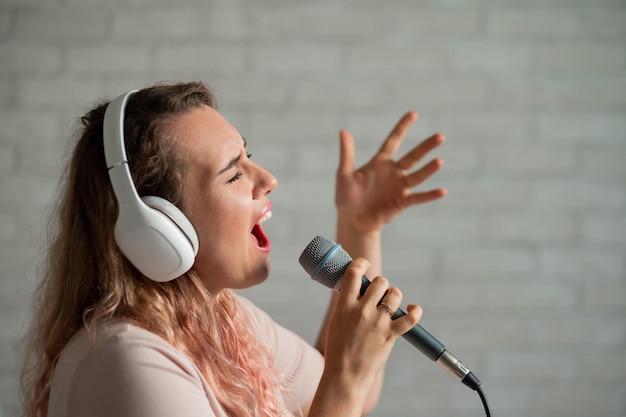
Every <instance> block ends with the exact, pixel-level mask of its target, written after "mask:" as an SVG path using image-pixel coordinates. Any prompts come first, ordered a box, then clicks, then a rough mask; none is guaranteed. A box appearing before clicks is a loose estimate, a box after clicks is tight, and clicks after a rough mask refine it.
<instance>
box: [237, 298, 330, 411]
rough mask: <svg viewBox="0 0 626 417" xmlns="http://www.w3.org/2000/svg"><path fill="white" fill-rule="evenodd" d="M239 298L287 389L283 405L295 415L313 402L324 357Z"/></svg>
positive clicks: (251, 304)
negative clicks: (304, 405)
mask: <svg viewBox="0 0 626 417" xmlns="http://www.w3.org/2000/svg"><path fill="white" fill-rule="evenodd" d="M240 299H241V304H242V306H243V307H244V308H245V309H246V310H247V311H249V313H250V317H251V320H252V326H253V327H254V328H255V330H256V331H257V332H258V337H259V338H260V340H261V341H262V342H263V343H264V344H265V345H266V346H267V347H268V349H269V351H270V354H271V355H272V357H273V359H274V366H275V367H276V369H277V371H278V373H279V375H280V376H281V377H282V385H283V387H284V388H285V389H286V391H285V392H284V393H283V398H284V401H285V404H286V405H287V407H288V409H289V410H290V411H292V412H295V411H297V410H298V409H299V408H300V407H301V406H302V405H303V404H306V403H308V402H310V401H311V400H312V399H313V396H314V395H315V391H316V390H317V386H318V384H319V381H320V378H321V376H322V371H323V370H324V358H323V356H322V354H321V353H320V352H319V351H318V350H317V349H315V348H314V347H313V346H311V345H310V344H309V343H307V342H306V341H305V340H304V339H302V338H301V337H300V336H298V335H296V334H295V333H293V332H292V331H290V330H288V329H286V328H284V327H283V326H281V325H279V324H278V323H276V322H275V321H274V320H273V319H272V318H271V317H270V316H269V315H268V314H267V313H266V312H264V311H263V310H261V309H260V308H258V307H256V306H255V305H254V304H253V303H252V302H250V301H249V300H247V299H245V298H243V297H240Z"/></svg>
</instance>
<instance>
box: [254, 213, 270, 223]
mask: <svg viewBox="0 0 626 417" xmlns="http://www.w3.org/2000/svg"><path fill="white" fill-rule="evenodd" d="M271 217H272V210H268V211H267V212H266V213H265V214H264V215H263V217H261V218H260V219H259V221H258V222H257V223H258V224H261V223H263V222H264V221H266V220H269V219H270V218H271Z"/></svg>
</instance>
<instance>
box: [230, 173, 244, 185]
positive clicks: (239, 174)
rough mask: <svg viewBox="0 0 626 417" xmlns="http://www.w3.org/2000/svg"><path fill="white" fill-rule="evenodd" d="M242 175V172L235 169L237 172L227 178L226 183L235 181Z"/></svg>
mask: <svg viewBox="0 0 626 417" xmlns="http://www.w3.org/2000/svg"><path fill="white" fill-rule="evenodd" d="M242 175H243V172H241V171H237V173H236V174H235V175H234V176H233V177H232V178H231V179H229V180H228V183H229V184H230V183H233V182H235V181H237V180H238V179H239V178H241V176H242Z"/></svg>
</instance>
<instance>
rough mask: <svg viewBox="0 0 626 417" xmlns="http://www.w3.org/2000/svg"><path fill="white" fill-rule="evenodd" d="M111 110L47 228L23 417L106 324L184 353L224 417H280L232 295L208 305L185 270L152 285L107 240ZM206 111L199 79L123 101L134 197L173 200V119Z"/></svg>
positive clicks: (70, 173)
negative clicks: (67, 358)
mask: <svg viewBox="0 0 626 417" xmlns="http://www.w3.org/2000/svg"><path fill="white" fill-rule="evenodd" d="M107 104H108V103H102V104H100V105H98V106H97V107H95V108H94V109H93V110H91V111H90V112H88V113H87V114H86V115H85V116H83V117H82V118H81V119H80V124H79V128H80V129H79V132H78V141H77V143H76V145H75V148H74V151H73V155H72V157H71V159H70V161H69V164H68V166H67V168H66V175H65V177H66V180H65V183H64V185H63V187H62V189H61V192H60V197H59V199H58V207H56V208H57V210H56V211H57V216H56V219H55V220H53V221H52V222H51V235H52V239H51V241H50V244H49V248H48V250H47V257H46V260H45V264H44V272H43V274H42V278H41V282H40V284H39V286H38V288H37V290H36V292H35V295H34V297H33V301H34V316H33V320H32V324H31V328H30V331H29V337H28V339H27V342H28V345H27V349H26V351H25V358H24V366H23V370H22V393H23V397H24V413H25V415H26V416H28V417H45V416H46V415H47V408H48V402H49V396H50V384H51V380H52V376H53V373H54V368H55V365H56V362H57V360H58V358H59V355H60V354H61V351H62V350H63V348H64V346H65V345H66V344H67V342H68V341H69V340H70V339H71V338H72V336H74V334H75V333H76V332H77V331H79V330H81V329H83V328H86V329H87V331H90V330H91V331H93V330H94V327H95V326H96V325H98V324H100V323H106V322H107V321H110V320H125V321H128V322H131V323H133V324H135V325H138V326H140V327H143V328H145V329H147V330H149V331H151V332H154V333H155V334H157V335H159V336H161V337H163V338H164V339H165V340H167V341H168V342H169V343H171V344H172V345H173V346H175V347H176V348H177V349H179V350H180V351H181V352H183V353H184V354H186V355H187V356H189V357H190V358H191V359H192V360H193V361H194V362H195V364H196V365H197V366H198V368H199V369H200V370H201V371H202V372H203V374H204V376H205V377H206V379H207V381H208V382H209V384H210V385H211V387H212V388H213V390H214V391H215V395H216V396H217V398H218V400H219V401H220V403H221V405H222V407H223V408H224V409H225V410H226V411H227V413H228V414H229V415H231V416H237V417H245V416H278V415H281V411H280V410H281V407H280V405H279V404H280V401H279V400H278V398H277V397H278V394H277V390H278V389H279V388H280V387H278V386H277V382H276V381H277V379H276V375H275V374H274V371H273V368H272V362H271V358H270V355H269V353H268V352H267V349H265V348H264V347H263V346H262V345H261V343H260V342H259V341H258V340H257V338H256V337H255V335H254V333H253V331H252V330H251V327H250V323H249V322H248V320H247V318H246V315H245V314H244V313H243V312H241V311H240V310H239V308H238V302H237V298H236V297H235V295H234V294H233V293H232V291H230V290H224V291H222V292H220V293H219V294H217V295H215V296H213V295H212V294H210V293H209V292H208V291H207V289H206V287H205V286H204V285H203V284H202V282H201V281H200V279H199V277H198V276H197V275H196V274H195V273H194V271H193V269H192V270H191V271H190V272H188V273H186V274H185V275H183V276H181V277H179V278H177V279H175V280H173V281H171V282H166V283H157V282H154V281H151V280H150V279H147V278H146V277H144V276H143V275H142V274H141V273H140V272H139V271H138V270H136V269H135V268H134V267H133V266H132V265H131V264H130V263H129V262H128V260H126V258H125V257H124V256H123V255H122V253H121V252H120V251H119V249H118V247H117V245H116V243H115V240H114V236H113V227H114V224H115V221H116V218H117V210H118V205H117V202H116V200H115V197H114V195H113V191H112V188H111V185H110V182H109V178H108V173H107V167H106V166H105V165H106V164H105V161H104V150H103V143H102V142H103V138H102V123H103V119H104V111H105V109H106V106H107ZM202 106H210V107H213V108H216V102H215V98H214V95H213V94H212V92H211V90H210V89H209V88H208V87H207V86H206V85H204V84H202V83H199V82H192V83H178V84H159V85H155V86H152V87H149V88H146V89H143V90H140V91H138V92H137V93H135V94H133V95H132V96H131V97H130V99H129V101H128V105H127V109H126V115H125V125H124V130H125V144H126V150H127V154H128V159H129V165H130V167H131V170H132V175H133V179H134V182H135V186H136V188H137V190H138V192H139V194H140V195H156V196H160V197H162V198H165V199H167V200H169V201H171V202H172V203H174V204H177V203H179V202H180V200H181V196H182V178H183V176H184V174H185V172H184V166H185V164H184V161H185V155H184V154H182V153H181V151H180V149H178V148H177V147H175V146H174V145H173V142H174V141H172V140H169V137H170V135H171V134H172V133H173V132H171V126H170V122H171V121H172V120H173V118H175V117H176V116H177V115H181V114H184V113H185V112H188V111H191V110H192V109H194V108H198V107H202Z"/></svg>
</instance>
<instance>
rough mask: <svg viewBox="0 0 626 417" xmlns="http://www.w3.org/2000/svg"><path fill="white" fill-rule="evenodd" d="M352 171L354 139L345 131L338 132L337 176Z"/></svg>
mask: <svg viewBox="0 0 626 417" xmlns="http://www.w3.org/2000/svg"><path fill="white" fill-rule="evenodd" d="M352 171H354V138H353V137H352V134H351V133H350V132H348V131H347V130H341V131H339V168H338V169H337V174H338V175H346V174H350V173H352Z"/></svg>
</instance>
